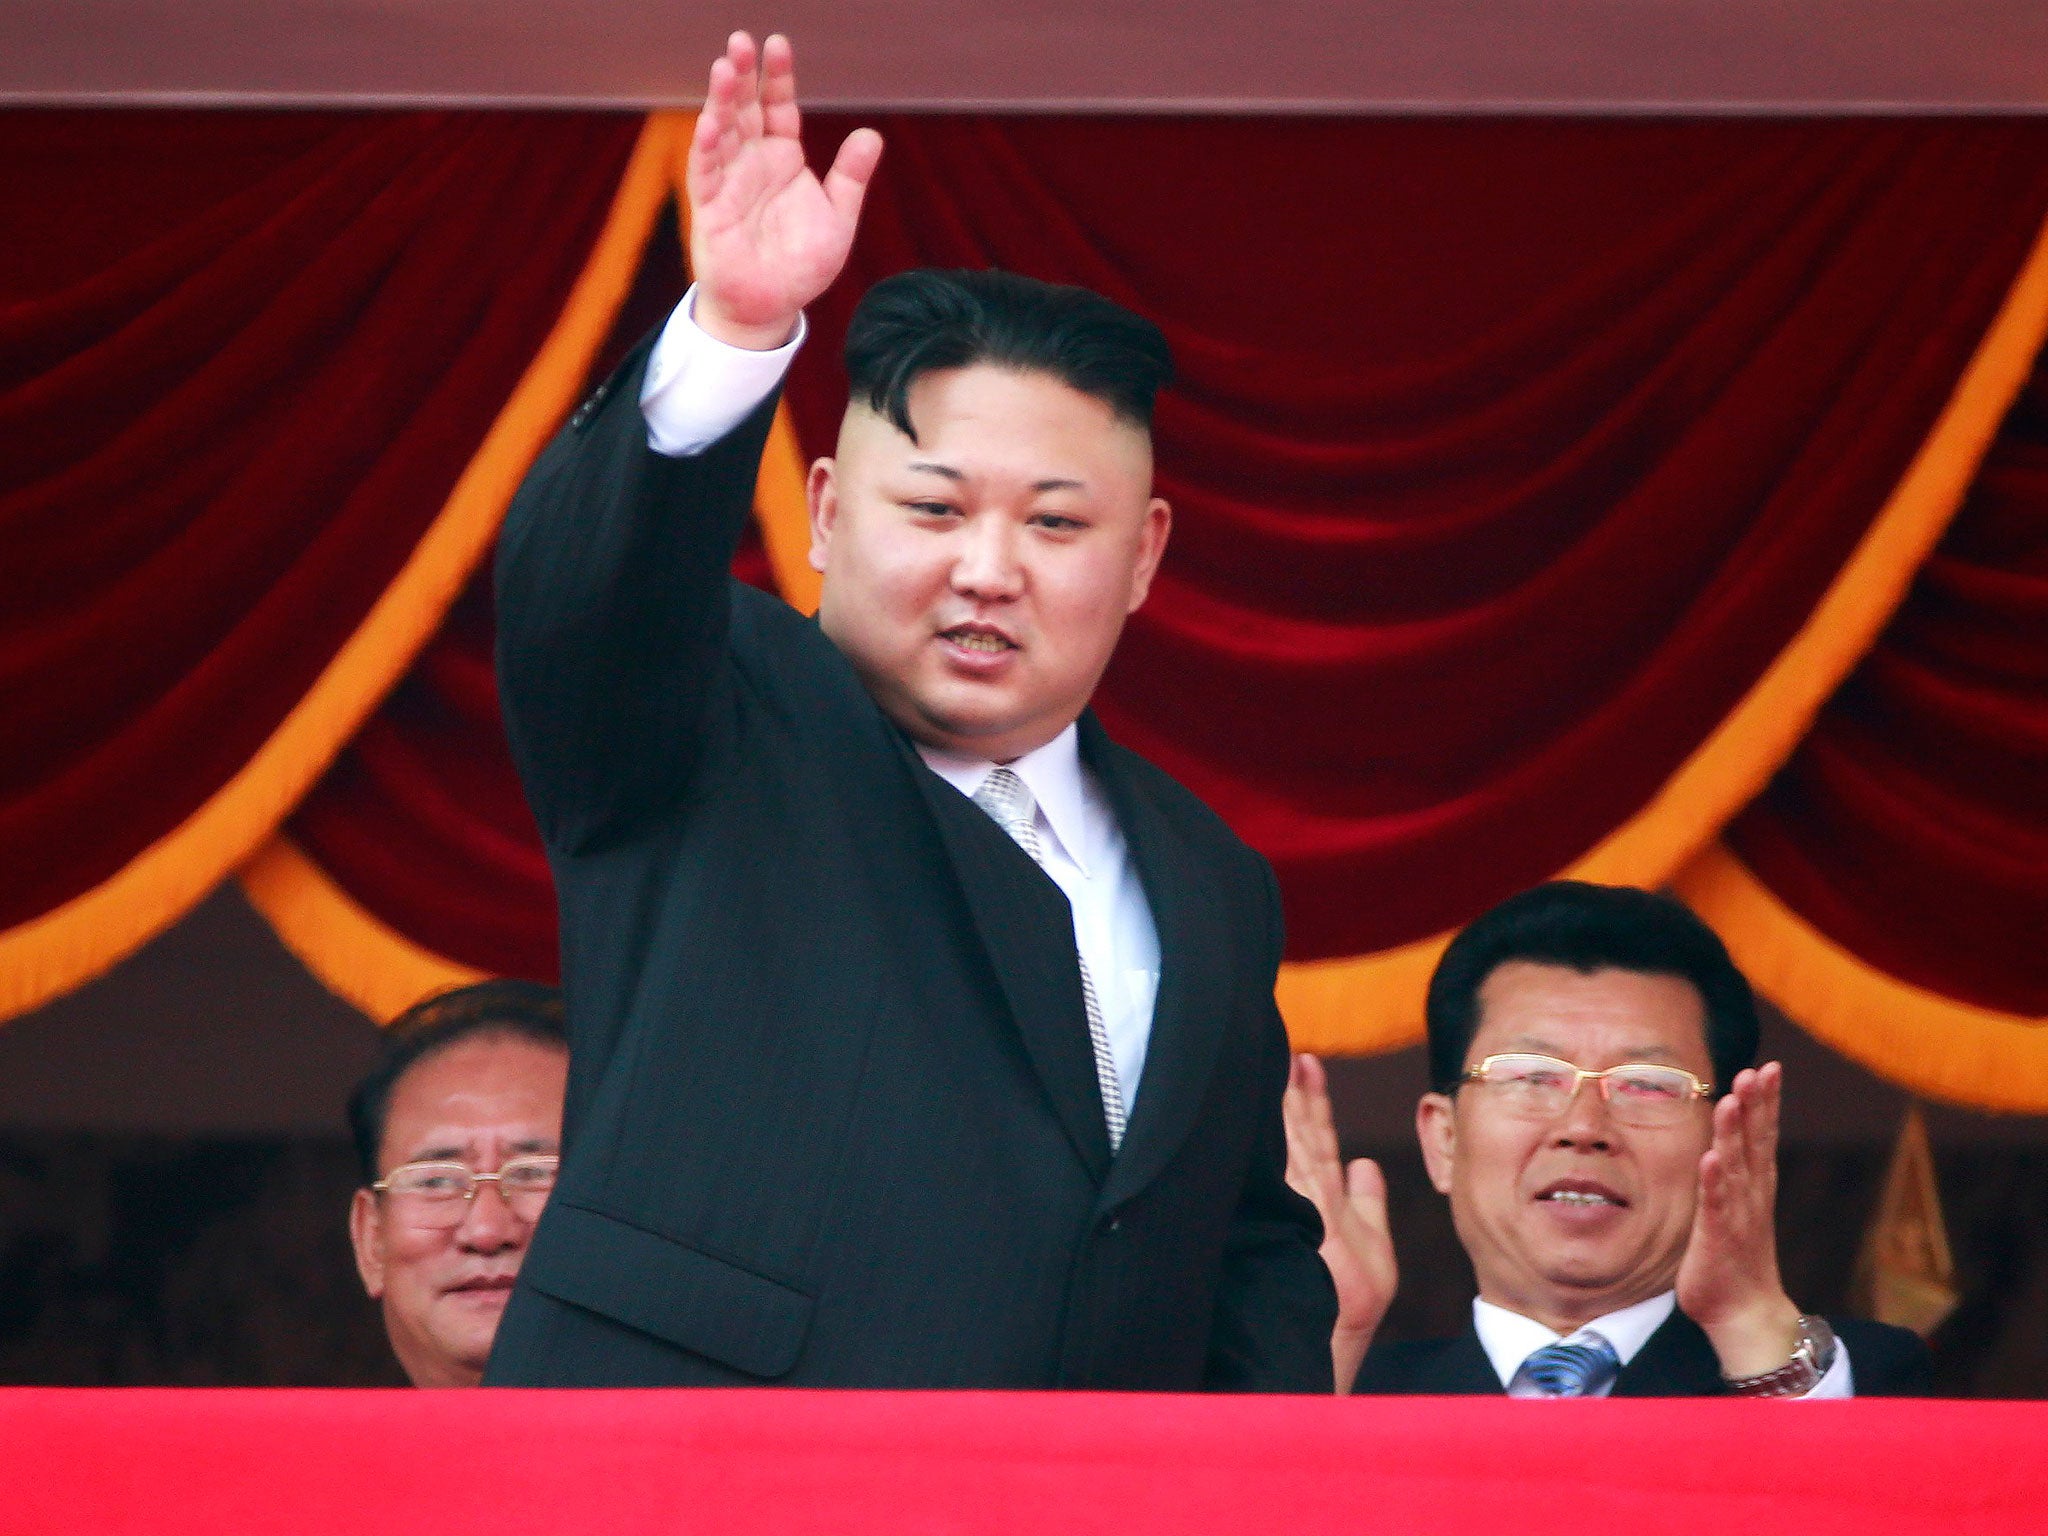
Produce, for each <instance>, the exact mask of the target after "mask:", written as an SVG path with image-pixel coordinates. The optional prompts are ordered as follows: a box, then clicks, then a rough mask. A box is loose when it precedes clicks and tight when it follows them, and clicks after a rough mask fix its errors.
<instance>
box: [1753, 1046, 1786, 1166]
mask: <svg viewBox="0 0 2048 1536" xmlns="http://www.w3.org/2000/svg"><path fill="white" fill-rule="evenodd" d="M1756 1076H1757V1089H1758V1092H1757V1102H1756V1108H1755V1111H1754V1112H1753V1113H1752V1114H1751V1116H1750V1121H1749V1144H1750V1150H1751V1153H1752V1155H1753V1156H1754V1157H1755V1158H1756V1159H1757V1161H1758V1162H1759V1164H1763V1163H1768V1164H1769V1166H1770V1168H1771V1169H1772V1170H1773V1171H1775V1170H1776V1168H1777V1166H1778V1125H1779V1123H1780V1118H1781V1116H1782V1114H1783V1112H1784V1105H1785V1068H1784V1067H1783V1065H1782V1064H1780V1063H1778V1062H1775V1061H1767V1062H1765V1063H1764V1065H1763V1069H1762V1070H1761V1071H1760V1072H1758V1073H1757V1075H1756Z"/></svg>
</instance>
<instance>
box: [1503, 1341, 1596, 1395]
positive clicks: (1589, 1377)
mask: <svg viewBox="0 0 2048 1536" xmlns="http://www.w3.org/2000/svg"><path fill="white" fill-rule="evenodd" d="M1620 1373H1621V1357H1620V1356H1619V1355H1617V1354H1615V1352H1614V1346H1613V1345H1612V1344H1610V1343H1608V1342H1607V1341H1606V1340H1605V1339H1603V1338H1601V1337H1600V1335H1599V1334H1597V1333H1594V1332H1593V1331H1592V1330H1591V1329H1587V1328H1582V1329H1580V1330H1579V1331H1578V1332H1577V1333H1575V1334H1573V1335H1572V1336H1571V1337H1570V1338H1569V1339H1561V1340H1559V1341H1558V1342H1557V1343H1555V1344H1546V1345H1544V1346H1543V1348H1541V1349H1539V1350H1537V1351H1536V1353H1534V1354H1533V1355H1531V1356H1529V1358H1528V1359H1526V1360H1524V1361H1523V1362H1522V1368H1521V1369H1520V1370H1519V1371H1517V1372H1515V1379H1514V1380H1513V1381H1512V1382H1510V1383H1509V1384H1508V1395H1509V1396H1510V1397H1595V1396H1598V1395H1599V1394H1600V1392H1601V1391H1602V1389H1604V1388H1605V1387H1606V1386H1607V1385H1608V1384H1609V1383H1611V1382H1612V1381H1613V1380H1614V1378H1615V1377H1616V1376H1618V1375H1619V1374H1620Z"/></svg>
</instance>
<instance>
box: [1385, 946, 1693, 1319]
mask: <svg viewBox="0 0 2048 1536" xmlns="http://www.w3.org/2000/svg"><path fill="white" fill-rule="evenodd" d="M1479 1004H1480V1013H1479V1028H1478V1031H1477V1032H1476V1034H1475V1035H1474V1037H1473V1040H1472V1045H1471V1048H1470V1049H1469V1051H1468V1052H1467V1054H1466V1057H1465V1065H1466V1066H1467V1067H1470V1066H1473V1065H1476V1064H1477V1063H1478V1062H1480V1061H1481V1060H1483V1059H1484V1058H1486V1057H1488V1056H1491V1055H1495V1054H1498V1053H1500V1052H1504V1051H1533V1052H1536V1053H1538V1054H1541V1055H1544V1056H1555V1057H1557V1058H1559V1059H1560V1060H1563V1061H1569V1062H1572V1063H1574V1064H1576V1065H1578V1066H1581V1067H1585V1068H1587V1069H1589V1070H1593V1071H1598V1070H1601V1069H1602V1068H1606V1067H1613V1066H1619V1065H1621V1064H1622V1063H1624V1062H1657V1063H1662V1064H1664V1065H1668V1066H1675V1067H1683V1068H1685V1069H1686V1070H1687V1071H1689V1072H1691V1073H1692V1074H1693V1075H1694V1076H1695V1077H1697V1078H1699V1079H1700V1080H1701V1081H1702V1082H1705V1083H1709V1084H1711V1083H1712V1082H1713V1080H1714V1072H1713V1064H1712V1061H1711V1059H1710V1057H1709V1055H1708V1052H1707V1037H1706V1010H1705V1006H1704V1004H1703V1003H1702V1001H1701V998H1700V995H1699V992H1698V991H1697V990H1696V989H1695V988H1694V987H1693V985H1692V984H1691V983H1690V982H1688V981H1686V980H1684V979H1683V978H1680V977H1676V976H1649V975H1643V974H1640V973H1638V972H1634V971H1620V970H1600V971H1595V972H1593V973H1592V974H1591V975H1584V974H1581V973H1580V972H1578V971H1575V970H1572V969H1571V968H1570V967H1568V966H1556V965H1538V964H1535V963H1533V962H1530V961H1524V960H1515V961H1510V962H1508V963H1506V964H1504V965H1502V966H1500V967H1499V968H1498V969H1496V970H1495V971H1494V972H1493V974H1492V975H1490V976H1489V977H1487V979H1486V982H1485V985H1483V986H1482V987H1481V988H1480V990H1479ZM1416 1129H1417V1131H1418V1133H1419V1134H1420V1136H1421V1138H1422V1149H1423V1157H1424V1160H1425V1162H1426V1163H1427V1164H1428V1166H1429V1174H1430V1179H1431V1181H1432V1182H1433V1183H1434V1184H1435V1185H1436V1187H1437V1189H1438V1190H1440V1191H1441V1192H1443V1193H1444V1194H1447V1195H1449V1196H1450V1199H1451V1217H1452V1220H1453V1221H1454V1222H1455V1223H1456V1225H1457V1229H1458V1236H1459V1238H1460V1239H1461V1240H1462V1241H1463V1243H1464V1245H1465V1251H1466V1253H1467V1254H1469V1255H1470V1256H1471V1259H1472V1267H1473V1270H1474V1271H1475V1273H1476V1275H1477V1277H1478V1280H1479V1294H1480V1295H1481V1296H1482V1297H1484V1298H1485V1299H1486V1300H1488V1301H1491V1302H1494V1303H1496V1304H1497V1305H1500V1306H1503V1307H1506V1308H1508V1309H1509V1310H1511V1311H1515V1312H1519V1313H1521V1314H1522V1315H1523V1316H1525V1317H1532V1318H1535V1319H1536V1320H1537V1321H1538V1322H1542V1323H1545V1324H1547V1325H1548V1326H1549V1327H1551V1328H1553V1329H1555V1330H1556V1331H1557V1332H1559V1333H1569V1332H1571V1331H1572V1330H1574V1329H1576V1328H1578V1327H1580V1326H1582V1325H1583V1324H1585V1323H1587V1322H1590V1321H1591V1320H1592V1319H1594V1318H1596V1317H1600V1316H1603V1315H1604V1314H1606V1313H1608V1312H1613V1311H1618V1310H1619V1309H1620V1308H1622V1307H1626V1306H1631V1305H1633V1304H1634V1303H1636V1302H1638V1301H1644V1300H1647V1299H1648V1298H1650V1297H1651V1296H1654V1295H1656V1294H1657V1293H1659V1292H1660V1291H1664V1290H1667V1289H1669V1288H1670V1286H1671V1285H1672V1283H1673V1281H1674V1280H1675V1278H1676V1276H1677V1273H1678V1265H1679V1261H1680V1260H1681V1259H1682V1258H1683V1257H1684V1255H1685V1245H1686V1241H1687V1239H1688V1238H1689V1236H1690V1235H1691V1231H1692V1218H1693V1208H1694V1205H1695V1203H1696V1201H1697V1198H1698V1185H1699V1162H1700V1156H1701V1154H1703V1153H1704V1152H1705V1151H1706V1150H1707V1147H1708V1146H1709V1144H1710V1143H1711V1142H1712V1140H1713V1118H1712V1102H1711V1101H1710V1100H1698V1101H1695V1102H1694V1103H1692V1104H1690V1105H1688V1106H1687V1108H1686V1111H1685V1114H1684V1117H1683V1118H1682V1119H1681V1120H1680V1121H1679V1122H1678V1123H1677V1124H1674V1125H1670V1126H1660V1127H1655V1128H1648V1127H1642V1126H1628V1125H1619V1124H1617V1123H1615V1121H1614V1120H1613V1119H1612V1118H1611V1117H1610V1116H1609V1114H1608V1111H1607V1104H1606V1101H1605V1100H1604V1099H1603V1098H1602V1097H1601V1095H1600V1092H1599V1089H1598V1086H1597V1085H1596V1084H1593V1083H1590V1082H1589V1083H1585V1084H1582V1085H1581V1086H1580V1088H1579V1091H1578V1094H1577V1096H1576V1097H1574V1099H1573V1100H1572V1103H1571V1106H1570V1107H1569V1108H1568V1109H1567V1110H1566V1111H1565V1112H1564V1113H1563V1114H1561V1115H1559V1116H1556V1117H1554V1118H1553V1119H1551V1120H1549V1121H1547V1122H1546V1121H1534V1120H1524V1119H1518V1118H1516V1117H1514V1116H1512V1115H1509V1114H1507V1113H1505V1112H1503V1111H1502V1109H1501V1106H1500V1105H1499V1103H1498V1101H1497V1100H1494V1099H1493V1098H1492V1095H1491V1093H1490V1092H1489V1090H1488V1089H1487V1088H1485V1087H1484V1086H1483V1085H1480V1084H1472V1083H1468V1084H1467V1085H1465V1086H1464V1087H1463V1088H1461V1089H1460V1090H1459V1091H1458V1092H1457V1093H1456V1094H1455V1095H1450V1096H1446V1095H1443V1094H1436V1093H1432V1094H1426V1095H1424V1097H1423V1100H1422V1102H1421V1104H1420V1105H1419V1106H1418V1108H1417V1111H1416Z"/></svg>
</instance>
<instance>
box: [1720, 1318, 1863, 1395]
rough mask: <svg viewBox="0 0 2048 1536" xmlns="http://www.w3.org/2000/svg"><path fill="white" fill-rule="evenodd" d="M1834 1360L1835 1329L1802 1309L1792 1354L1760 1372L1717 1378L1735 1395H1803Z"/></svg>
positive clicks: (1824, 1320)
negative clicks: (1770, 1369) (1773, 1366)
mask: <svg viewBox="0 0 2048 1536" xmlns="http://www.w3.org/2000/svg"><path fill="white" fill-rule="evenodd" d="M1834 1363H1835V1330H1834V1329H1832V1328H1830V1327H1829V1326H1828V1321H1827V1319H1826V1318H1824V1317H1816V1316H1814V1315H1813V1314H1812V1313H1810V1312H1803V1313H1801V1314H1800V1317H1799V1342H1798V1343H1796V1344H1794V1345H1793V1346H1792V1358H1791V1359H1790V1360H1787V1361H1786V1362H1785V1363H1784V1364H1783V1365H1781V1366H1779V1367H1778V1368H1777V1369H1776V1370H1774V1371H1765V1372H1764V1373H1763V1374H1762V1375H1761V1376H1740V1377H1728V1376H1724V1377H1722V1378H1721V1380H1722V1382H1723V1384H1724V1385H1725V1386H1726V1387H1727V1388H1728V1390H1729V1391H1730V1392H1732V1393H1734V1394H1735V1395H1736V1396H1738V1397H1804V1396H1805V1395H1806V1394H1807V1393H1809V1392H1811V1391H1812V1390H1813V1389H1814V1388H1815V1387H1817V1386H1819V1385H1820V1379H1821V1378H1822V1377H1823V1376H1825V1375H1827V1373H1828V1369H1829V1367H1831V1366H1832V1365H1833V1364H1834Z"/></svg>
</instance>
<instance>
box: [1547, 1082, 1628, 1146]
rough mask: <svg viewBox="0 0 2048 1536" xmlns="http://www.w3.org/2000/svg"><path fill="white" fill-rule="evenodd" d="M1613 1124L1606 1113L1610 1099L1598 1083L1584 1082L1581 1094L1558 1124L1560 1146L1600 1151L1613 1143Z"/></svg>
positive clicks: (1580, 1085) (1581, 1083) (1568, 1106)
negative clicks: (1602, 1091)
mask: <svg viewBox="0 0 2048 1536" xmlns="http://www.w3.org/2000/svg"><path fill="white" fill-rule="evenodd" d="M1613 1135H1614V1121H1613V1118H1612V1117H1611V1116H1610V1115H1609V1113H1608V1110H1607V1096H1606V1095H1605V1094H1603V1093H1601V1091H1600V1085H1599V1084H1598V1083H1596V1082H1591V1081H1581V1082H1580V1084H1579V1091H1578V1092H1577V1093H1575V1094H1573V1095H1572V1101H1571V1103H1569V1104H1567V1105H1566V1106H1565V1111H1564V1115H1563V1117H1562V1118H1561V1119H1559V1121H1558V1123H1557V1131H1556V1138H1557V1144H1558V1145H1559V1146H1576V1147H1589V1148H1601V1147H1605V1146H1607V1145H1608V1144H1609V1142H1610V1141H1612V1139H1613Z"/></svg>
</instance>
